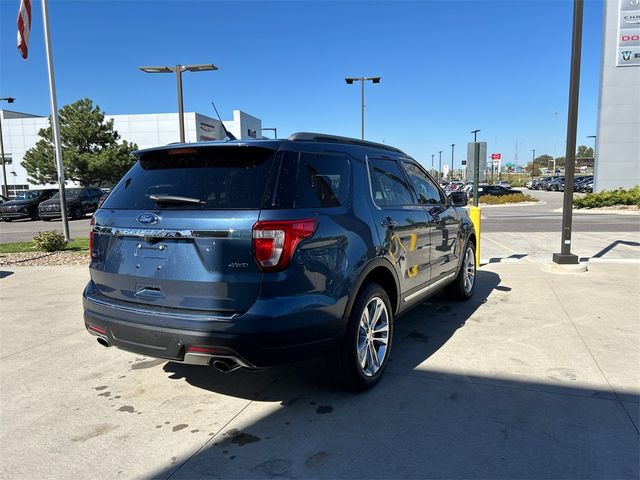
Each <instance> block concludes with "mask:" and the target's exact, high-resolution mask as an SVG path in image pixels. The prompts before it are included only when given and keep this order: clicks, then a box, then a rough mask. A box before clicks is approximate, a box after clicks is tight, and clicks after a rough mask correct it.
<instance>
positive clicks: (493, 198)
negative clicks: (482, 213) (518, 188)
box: [478, 193, 538, 205]
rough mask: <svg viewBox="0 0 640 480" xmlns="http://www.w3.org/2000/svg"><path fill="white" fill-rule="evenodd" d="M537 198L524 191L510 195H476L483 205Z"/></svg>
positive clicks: (535, 199) (520, 201)
mask: <svg viewBox="0 0 640 480" xmlns="http://www.w3.org/2000/svg"><path fill="white" fill-rule="evenodd" d="M537 201H538V199H537V198H534V197H532V196H531V195H526V194H524V193H512V194H511V195H482V196H481V197H478V203H484V204H485V205H503V204H505V203H522V202H537Z"/></svg>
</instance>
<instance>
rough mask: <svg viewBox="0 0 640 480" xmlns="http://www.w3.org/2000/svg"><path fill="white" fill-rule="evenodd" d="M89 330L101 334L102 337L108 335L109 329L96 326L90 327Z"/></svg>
mask: <svg viewBox="0 0 640 480" xmlns="http://www.w3.org/2000/svg"><path fill="white" fill-rule="evenodd" d="M87 328H88V329H89V330H91V331H92V332H96V333H99V334H100V335H106V334H107V329H106V328H102V327H97V326H95V325H88V326H87Z"/></svg>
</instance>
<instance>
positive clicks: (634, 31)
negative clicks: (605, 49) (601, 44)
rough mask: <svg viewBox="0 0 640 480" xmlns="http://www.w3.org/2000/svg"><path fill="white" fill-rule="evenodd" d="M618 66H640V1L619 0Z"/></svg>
mask: <svg viewBox="0 0 640 480" xmlns="http://www.w3.org/2000/svg"><path fill="white" fill-rule="evenodd" d="M618 1H619V3H618V7H619V8H618V40H617V42H616V66H618V67H633V66H635V67H637V66H638V65H640V0H618Z"/></svg>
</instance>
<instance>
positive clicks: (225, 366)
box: [97, 336, 242, 373]
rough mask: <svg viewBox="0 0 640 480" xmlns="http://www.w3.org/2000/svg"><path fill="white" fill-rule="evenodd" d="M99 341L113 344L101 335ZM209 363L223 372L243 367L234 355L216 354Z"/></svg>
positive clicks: (102, 343)
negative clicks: (220, 355)
mask: <svg viewBox="0 0 640 480" xmlns="http://www.w3.org/2000/svg"><path fill="white" fill-rule="evenodd" d="M97 341H98V343H99V344H100V345H102V346H103V347H110V346H111V344H110V343H109V340H108V339H107V337H103V336H99V337H98V338H97ZM209 365H210V366H212V367H213V368H215V369H216V370H218V371H219V372H222V373H231V372H235V371H236V370H238V369H240V368H242V365H240V363H238V362H237V361H236V360H235V359H234V358H232V357H214V356H212V357H211V358H210V359H209Z"/></svg>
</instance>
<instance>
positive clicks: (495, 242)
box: [480, 235, 535, 263]
mask: <svg viewBox="0 0 640 480" xmlns="http://www.w3.org/2000/svg"><path fill="white" fill-rule="evenodd" d="M483 238H484V239H485V240H487V241H489V242H491V243H493V244H494V245H496V246H498V247H500V248H504V249H505V250H507V251H508V252H511V253H512V254H514V255H519V252H516V251H515V250H513V249H511V248H509V247H507V246H506V245H503V244H502V243H500V242H497V241H495V240H492V239H490V238H489V237H487V236H486V235H485V236H484V237H483ZM480 242H482V239H480ZM523 260H525V261H527V262H529V263H535V262H534V261H533V260H531V259H530V258H529V257H528V256H527V257H523Z"/></svg>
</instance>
